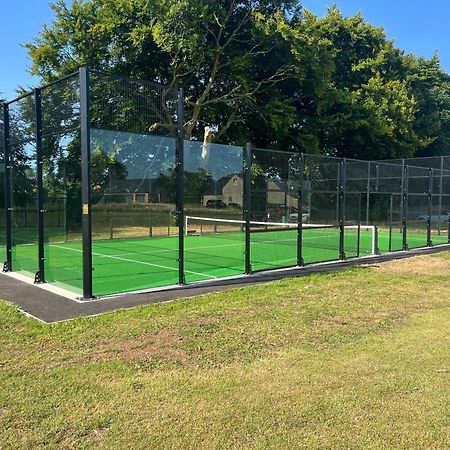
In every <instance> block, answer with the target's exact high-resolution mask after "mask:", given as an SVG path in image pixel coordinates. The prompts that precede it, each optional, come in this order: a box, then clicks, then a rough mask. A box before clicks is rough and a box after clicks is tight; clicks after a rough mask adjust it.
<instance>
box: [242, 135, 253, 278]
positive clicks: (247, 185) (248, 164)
mask: <svg viewBox="0 0 450 450" xmlns="http://www.w3.org/2000/svg"><path fill="white" fill-rule="evenodd" d="M251 169H252V144H251V143H250V142H247V145H246V146H245V172H244V197H245V198H244V205H245V206H244V220H245V273H246V274H247V275H250V274H251V273H252V265H251V254H250V245H251V242H250V207H251V204H250V202H251V193H250V189H251Z"/></svg>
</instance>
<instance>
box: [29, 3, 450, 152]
mask: <svg viewBox="0 0 450 450" xmlns="http://www.w3.org/2000/svg"><path fill="white" fill-rule="evenodd" d="M52 8H53V9H54V11H55V20H54V21H53V23H52V24H51V25H50V26H48V27H45V28H44V29H43V30H42V32H41V33H40V34H39V35H38V36H37V37H36V38H35V40H34V41H33V42H32V43H30V44H28V49H29V53H30V56H31V59H32V72H33V73H34V74H36V75H40V76H41V77H42V78H43V79H44V80H45V81H51V80H54V79H55V78H57V77H60V76H63V75H67V74H68V73H71V72H73V71H75V70H77V69H78V67H80V66H82V65H87V66H90V67H93V68H95V69H101V70H103V71H106V72H111V73H117V74H121V75H126V76H132V77H136V78H142V79H146V80H150V81H156V82H159V83H163V84H165V85H168V86H183V87H184V89H185V92H186V123H185V124H184V125H185V131H186V136H187V138H189V139H199V140H200V139H202V138H203V131H204V128H205V126H210V127H212V129H213V130H214V139H215V141H216V142H220V143H233V144H243V143H244V142H245V141H247V140H251V141H252V142H254V143H255V144H256V145H258V146H262V147H271V148H283V149H293V150H301V151H305V152H309V153H325V154H329V155H336V156H348V157H358V158H365V159H379V158H391V157H392V158H396V157H408V156H413V155H422V156H423V155H437V154H449V153H450V146H449V145H448V144H449V143H450V76H449V75H448V74H447V73H445V72H444V71H443V70H442V69H441V67H440V63H439V58H438V57H437V56H434V57H433V58H431V59H429V60H428V59H424V58H420V57H417V56H414V55H407V54H405V53H404V52H403V51H402V50H400V49H398V48H396V47H395V45H394V42H393V41H390V40H388V39H387V37H386V34H385V32H384V31H383V29H382V28H378V27H374V26H372V25H370V24H369V23H367V22H366V21H365V20H364V18H363V17H362V16H361V15H359V14H357V15H355V16H354V17H344V16H343V15H342V13H341V12H340V11H339V10H338V9H337V8H336V7H332V8H330V9H329V11H328V14H326V15H325V16H324V17H317V16H315V15H314V14H312V13H311V12H308V11H307V10H304V9H303V8H302V7H301V4H300V2H299V1H297V0H272V1H269V0H259V1H257V0H241V1H239V0H210V1H208V2H205V1H202V0H74V1H73V2H71V3H70V4H69V3H68V2H65V1H64V0H58V1H57V2H56V3H55V4H53V5H52Z"/></svg>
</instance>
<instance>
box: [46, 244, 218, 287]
mask: <svg viewBox="0 0 450 450" xmlns="http://www.w3.org/2000/svg"><path fill="white" fill-rule="evenodd" d="M53 247H56V248H60V249H62V250H70V251H72V252H79V253H83V250H78V249H76V248H67V247H62V246H60V245H53ZM92 254H93V255H94V256H99V257H101V258H111V259H118V260H120V261H126V262H131V263H135V264H142V265H144V266H153V267H159V268H160V269H168V270H175V271H177V272H178V268H175V267H169V266H163V265H161V264H153V263H149V262H145V261H136V260H134V259H128V258H120V257H118V256H111V255H103V254H102V253H95V252H93V253H92ZM186 272H187V273H192V274H194V275H199V276H202V277H208V278H213V279H215V280H216V279H217V277H215V276H214V275H207V274H206V273H200V272H194V271H192V270H186Z"/></svg>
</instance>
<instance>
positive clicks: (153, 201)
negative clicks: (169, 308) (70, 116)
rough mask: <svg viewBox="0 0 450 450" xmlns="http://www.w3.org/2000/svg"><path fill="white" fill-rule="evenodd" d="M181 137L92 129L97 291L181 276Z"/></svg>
mask: <svg viewBox="0 0 450 450" xmlns="http://www.w3.org/2000/svg"><path fill="white" fill-rule="evenodd" d="M175 195H176V173H175V139H174V138H170V137H161V136H152V135H148V134H135V133H126V132H121V131H111V130H98V129H92V130H91V204H92V236H93V266H94V272H93V283H94V293H95V294H96V295H105V294H111V293H117V292H124V291H135V290H140V289H148V288H153V287H158V286H166V285H172V284H176V283H177V282H178V238H177V236H178V228H177V224H176V220H175V219H176V218H175Z"/></svg>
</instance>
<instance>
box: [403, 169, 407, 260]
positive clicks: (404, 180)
mask: <svg viewBox="0 0 450 450" xmlns="http://www.w3.org/2000/svg"><path fill="white" fill-rule="evenodd" d="M408 178H409V170H408V166H407V165H404V167H403V182H402V186H403V193H402V199H403V200H402V237H403V250H405V251H406V250H408V184H409V180H408Z"/></svg>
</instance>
